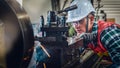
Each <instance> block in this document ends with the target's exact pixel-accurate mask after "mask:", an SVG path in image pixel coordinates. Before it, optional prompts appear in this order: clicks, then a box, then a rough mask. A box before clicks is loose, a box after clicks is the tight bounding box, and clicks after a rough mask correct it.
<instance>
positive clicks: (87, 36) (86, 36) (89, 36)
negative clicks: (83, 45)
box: [79, 33, 97, 42]
mask: <svg viewBox="0 0 120 68" xmlns="http://www.w3.org/2000/svg"><path fill="white" fill-rule="evenodd" d="M96 36H97V35H96V34H93V33H82V34H80V35H79V38H83V39H84V40H85V41H88V42H91V41H93V40H95V39H96Z"/></svg>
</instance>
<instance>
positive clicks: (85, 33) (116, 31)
mask: <svg viewBox="0 0 120 68" xmlns="http://www.w3.org/2000/svg"><path fill="white" fill-rule="evenodd" d="M72 5H77V9H74V10H71V11H69V12H68V18H67V20H66V22H71V23H72V26H73V27H74V29H75V31H76V32H77V35H80V37H83V39H84V40H87V41H85V42H84V43H87V45H83V46H84V47H89V48H91V49H92V50H93V51H94V52H95V53H97V54H98V55H99V56H103V55H104V56H110V59H111V60H112V64H111V65H110V66H108V68H120V26H119V25H118V24H115V23H113V22H104V21H100V20H99V21H95V20H94V13H95V10H94V8H93V6H92V4H91V2H90V0H74V1H73V2H72V3H71V4H70V6H72ZM81 34H82V35H81ZM84 37H87V39H86V38H84Z"/></svg>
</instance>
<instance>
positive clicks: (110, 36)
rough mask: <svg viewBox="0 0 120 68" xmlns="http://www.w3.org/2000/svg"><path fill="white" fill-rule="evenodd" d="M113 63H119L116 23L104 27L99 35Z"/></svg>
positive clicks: (119, 51)
mask: <svg viewBox="0 0 120 68" xmlns="http://www.w3.org/2000/svg"><path fill="white" fill-rule="evenodd" d="M100 38H101V39H100V40H101V43H102V44H103V45H104V47H105V48H106V49H107V50H108V52H109V55H110V57H111V59H112V61H113V63H114V64H120V29H119V28H117V26H116V25H112V26H111V27H108V28H106V29H105V30H103V31H102V33H101V36H100Z"/></svg>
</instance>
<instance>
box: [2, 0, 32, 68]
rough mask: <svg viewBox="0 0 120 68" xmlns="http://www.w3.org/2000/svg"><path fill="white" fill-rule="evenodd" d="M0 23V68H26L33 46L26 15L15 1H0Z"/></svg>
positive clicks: (30, 27)
mask: <svg viewBox="0 0 120 68" xmlns="http://www.w3.org/2000/svg"><path fill="white" fill-rule="evenodd" d="M0 22H2V24H3V26H4V27H3V28H2V26H1V23H0V40H1V39H3V41H0V48H2V49H0V52H2V53H0V68H1V67H3V68H27V66H28V64H29V62H30V59H31V56H32V52H33V49H32V47H33V46H34V38H33V30H32V26H31V23H30V20H29V17H28V15H27V13H26V12H25V10H24V8H22V6H20V4H18V2H17V1H16V0H0ZM2 31H3V32H2ZM1 50H2V51H1ZM1 58H2V60H1Z"/></svg>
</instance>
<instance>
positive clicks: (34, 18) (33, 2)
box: [23, 0, 52, 23]
mask: <svg viewBox="0 0 120 68" xmlns="http://www.w3.org/2000/svg"><path fill="white" fill-rule="evenodd" d="M23 7H24V8H25V10H26V11H27V13H28V15H29V16H30V19H31V22H32V23H39V21H40V16H41V15H44V17H45V21H46V16H47V11H49V10H52V9H51V0H23Z"/></svg>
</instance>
